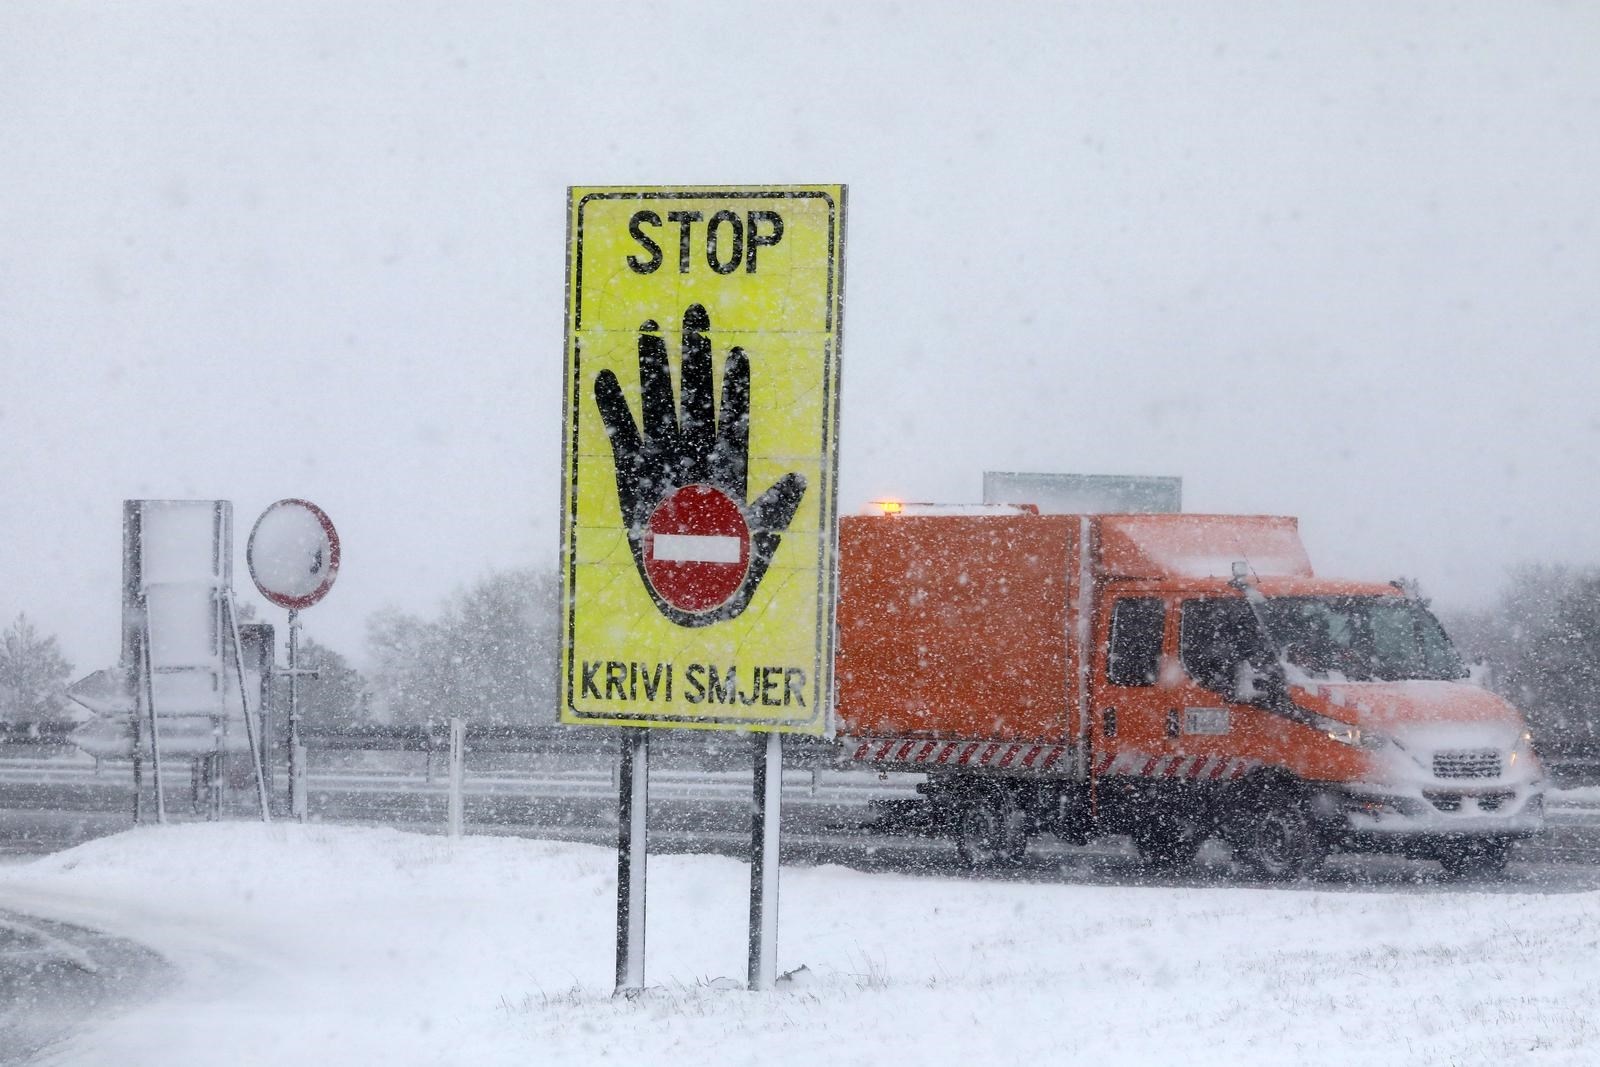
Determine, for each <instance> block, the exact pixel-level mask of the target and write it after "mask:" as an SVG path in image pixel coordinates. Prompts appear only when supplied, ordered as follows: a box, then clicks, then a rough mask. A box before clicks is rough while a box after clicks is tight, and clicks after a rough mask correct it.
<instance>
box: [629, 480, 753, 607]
mask: <svg viewBox="0 0 1600 1067" xmlns="http://www.w3.org/2000/svg"><path fill="white" fill-rule="evenodd" d="M749 567H750V526H749V524H748V523H746V522H745V518H744V512H743V511H741V510H740V508H739V505H738V504H736V503H734V502H733V500H732V499H731V498H730V497H729V496H728V494H726V493H724V492H723V491H722V490H720V489H718V488H716V487H715V486H711V485H700V484H697V485H686V486H684V487H683V488H681V489H678V490H676V491H674V492H673V493H672V494H671V495H670V496H668V497H667V498H666V499H665V500H663V501H662V502H661V504H660V506H658V507H657V508H656V510H655V512H654V513H653V514H652V515H651V516H650V522H649V524H648V525H647V526H646V528H645V534H644V572H645V574H646V575H647V576H648V577H649V579H650V585H651V586H652V587H653V588H654V589H655V591H656V593H657V594H658V595H659V596H660V597H661V599H663V600H665V601H666V602H667V603H668V604H670V605H672V606H673V607H674V608H677V609H678V610H679V611H686V612H690V613H692V614H699V613H701V612H705V611H714V610H716V609H717V608H720V607H721V606H722V605H724V604H726V603H727V602H728V600H729V598H730V597H732V596H733V594H734V593H736V592H738V591H739V586H740V584H741V583H743V581H744V576H745V571H746V570H748V569H749Z"/></svg>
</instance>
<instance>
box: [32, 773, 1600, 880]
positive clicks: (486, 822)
mask: <svg viewBox="0 0 1600 1067" xmlns="http://www.w3.org/2000/svg"><path fill="white" fill-rule="evenodd" d="M531 762H535V769H532V770H527V771H520V770H519V771H515V772H513V771H508V770H506V769H504V768H500V769H495V770H485V771H480V772H478V773H469V774H468V776H467V779H466V794H467V795H466V798H465V799H466V805H465V807H466V820H467V826H468V830H469V832H471V833H478V834H497V835H507V836H517V837H528V838H540V839H546V840H563V841H578V842H585V843H589V844H610V843H612V842H613V841H614V840H615V826H616V792H615V786H614V784H613V780H612V778H611V769H610V768H609V767H608V766H606V765H605V764H603V763H592V762H591V763H590V764H588V765H584V764H582V763H578V764H577V765H574V764H573V763H570V762H569V763H556V762H554V761H547V765H545V766H543V767H537V764H536V761H531ZM411 763H412V764H414V766H405V765H404V764H402V765H401V766H398V767H396V766H393V765H391V766H388V767H386V768H384V769H373V768H371V767H366V768H362V767H346V768H343V769H323V770H319V771H317V772H316V773H314V774H313V775H312V777H311V789H310V800H311V811H312V815H313V818H314V819H317V820H319V821H326V822H342V823H358V824H369V825H385V826H395V827H401V828H404V829H407V830H413V831H420V832H439V831H441V830H442V829H443V826H444V820H445V808H446V787H445V784H444V782H443V781H442V779H440V777H439V776H437V775H433V776H428V775H426V774H424V773H423V771H422V764H421V761H420V758H417V757H413V758H412V759H411ZM916 780H917V778H916V777H915V776H892V777H891V778H890V780H888V781H887V782H885V781H880V780H879V779H878V777H877V775H875V774H873V773H870V772H862V771H857V770H821V771H816V772H811V771H805V770H796V769H789V770H786V771H785V774H784V810H783V824H784V833H785V837H784V857H785V860H786V861H788V862H800V863H840V864H844V865H848V866H854V867H857V868H871V869H884V868H889V869H901V870H907V869H911V870H931V871H936V872H940V873H947V874H951V875H961V874H962V873H963V872H962V871H961V869H960V867H959V866H958V864H957V863H956V861H955V858H954V852H953V848H952V847H951V845H950V844H949V843H948V842H946V841H943V840H924V839H917V838H906V837H896V836H882V835H873V834H868V833H865V832H864V831H862V830H861V825H862V823H863V822H864V821H865V820H866V819H867V818H869V816H870V807H869V805H870V803H871V802H872V801H874V800H884V799H895V798H906V797H911V796H914V795H915V793H914V783H915V781H916ZM749 782H750V779H749V775H748V773H747V772H743V773H741V772H739V771H703V770H693V769H685V768H673V767H657V768H655V769H653V770H652V773H651V782H650V826H651V847H652V849H656V850H660V851H665V852H708V853H717V854H721V855H730V856H743V855H744V853H745V850H746V849H747V848H748V833H749V831H748V822H747V820H748V818H749V814H748V813H749V790H750V784H749ZM184 785H185V788H182V789H179V788H176V787H172V786H169V791H168V805H169V810H172V811H174V812H176V813H183V812H187V811H189V810H190V805H189V802H188V790H187V788H186V786H187V782H186V781H185V783H184ZM147 789H148V782H147ZM1597 793H1600V791H1595V790H1576V791H1571V792H1569V793H1564V794H1557V795H1554V796H1553V797H1552V801H1551V804H1550V827H1549V829H1548V830H1547V832H1546V833H1545V835H1544V836H1543V837H1542V838H1541V839H1539V840H1536V841H1533V842H1527V843H1524V844H1522V845H1520V846H1519V847H1518V849H1517V852H1516V853H1515V856H1516V859H1515V862H1514V864H1513V870H1512V877H1513V880H1516V881H1522V882H1528V883H1533V882H1536V883H1537V884H1539V885H1543V886H1546V887H1548V888H1549V889H1552V890H1554V891H1566V890H1574V889H1586V888H1593V887H1596V886H1600V795H1596V794H1597ZM130 798H131V792H130V786H129V782H128V779H127V775H126V768H119V769H117V770H112V769H111V768H109V767H108V768H107V769H106V770H105V771H104V772H103V773H100V774H96V773H95V772H94V768H93V766H92V764H89V763H87V762H86V761H78V760H38V761H29V760H3V761H0V859H3V858H4V857H5V856H6V855H8V854H9V855H13V856H21V855H37V854H40V853H44V852H51V851H55V850H58V849H61V848H65V847H68V846H70V845H73V844H77V843H80V842H82V841H86V840H89V839H91V838H94V837H100V836H104V835H106V834H110V833H115V832H117V831H119V830H123V829H126V828H127V827H128V826H129V817H128V809H129V805H130V803H131V799H130ZM246 799H247V797H246V796H241V797H240V798H239V803H240V804H241V805H242V804H243V803H245V801H246ZM244 812H245V809H244V808H243V807H240V808H239V809H238V813H239V814H244ZM1029 869H1030V870H1035V873H1037V872H1041V871H1042V872H1055V871H1066V872H1073V871H1076V872H1078V874H1080V875H1084V876H1088V877H1092V878H1094V879H1096V880H1098V879H1102V878H1104V879H1109V880H1112V881H1115V880H1118V879H1123V880H1127V879H1143V878H1144V877H1145V874H1144V872H1143V871H1141V870H1140V869H1139V868H1138V866H1137V864H1136V862H1135V861H1134V860H1133V856H1132V853H1131V852H1130V851H1129V850H1128V848H1127V846H1126V845H1125V844H1123V843H1121V842H1118V841H1112V842H1109V843H1103V844H1096V845H1093V846H1090V847H1087V848H1081V847H1069V846H1061V845H1056V844H1054V843H1053V842H1051V841H1049V840H1044V841H1040V842H1038V843H1036V844H1035V845H1034V846H1033V847H1032V848H1031V849H1030V867H1029ZM1224 871H1225V867H1224V865H1222V864H1220V863H1219V864H1217V865H1214V867H1213V869H1212V870H1211V872H1210V873H1209V875H1207V874H1205V873H1204V872H1202V877H1209V878H1211V879H1213V880H1214V879H1217V878H1220V877H1221V876H1222V874H1223V873H1224ZM1327 877H1328V878H1331V879H1333V880H1334V881H1335V882H1350V883H1356V884H1359V883H1360V882H1361V881H1362V880H1364V879H1365V880H1371V881H1374V882H1376V883H1378V884H1396V883H1405V882H1417V881H1418V880H1419V879H1420V880H1422V882H1423V883H1424V884H1431V883H1433V882H1435V881H1436V880H1437V866H1436V865H1435V864H1432V863H1427V862H1423V861H1409V860H1399V859H1389V858H1383V857H1365V856H1363V857H1340V858H1337V859H1336V860H1335V862H1334V863H1333V864H1332V865H1331V866H1330V870H1329V874H1328V875H1327Z"/></svg>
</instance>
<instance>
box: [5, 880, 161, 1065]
mask: <svg viewBox="0 0 1600 1067" xmlns="http://www.w3.org/2000/svg"><path fill="white" fill-rule="evenodd" d="M170 978H171V968H170V967H169V966H168V965H167V964H166V963H164V962H163V961H162V959H161V958H160V957H159V956H158V955H156V954H155V953H154V952H152V951H150V950H149V949H147V948H144V947H142V946H139V945H136V944H134V943H133V942H131V941H124V940H121V939H118V938H114V937H110V936H108V935H106V934H103V933H99V932H97V931H94V930H88V929H84V928H82V927H77V926H68V925H65V924H63V923H55V922H47V921H45V920H43V919H37V918H33V917H31V916H24V915H18V914H15V913H12V912H7V911H0V1067H12V1065H15V1064H22V1063H27V1062H29V1061H30V1060H31V1059H33V1058H34V1057H35V1056H37V1055H38V1054H39V1053H40V1052H41V1051H42V1050H43V1049H45V1048H48V1047H49V1046H50V1045H51V1044H52V1043H54V1042H56V1041H58V1040H60V1039H61V1038H62V1037H64V1036H66V1035H67V1034H69V1033H70V1032H72V1030H73V1029H74V1028H75V1027H77V1026H79V1025H81V1023H82V1021H83V1020H84V1019H85V1018H86V1017H89V1016H92V1015H93V1014H94V1013H95V1012H97V1011H100V1010H102V1009H105V1008H107V1007H108V1006H111V1005H119V1006H120V1005H126V1004H128V1003H132V1002H136V1001H137V1000H139V999H141V998H142V997H143V996H147V995H149V994H152V993H154V992H155V991H157V990H159V989H160V988H161V987H162V986H163V984H165V983H166V980H169V979H170Z"/></svg>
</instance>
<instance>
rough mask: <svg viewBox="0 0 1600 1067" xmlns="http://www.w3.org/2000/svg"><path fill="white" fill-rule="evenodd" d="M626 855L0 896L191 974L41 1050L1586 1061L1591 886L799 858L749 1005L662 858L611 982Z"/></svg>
mask: <svg viewBox="0 0 1600 1067" xmlns="http://www.w3.org/2000/svg"><path fill="white" fill-rule="evenodd" d="M615 871H616V857H615V853H614V852H613V851H612V850H610V849H605V848H599V847H593V846H585V845H572V844H560V843H553V842H531V841H521V840H512V839H502V838H467V839H464V840H458V841H455V842H451V841H449V840H447V839H443V838H437V837H421V836H415V835H408V834H402V833H398V832H395V831H389V830H358V829H350V828H332V827H322V826H309V827H303V826H271V827H260V826H248V825H240V824H233V825H227V824H212V825H193V824H191V825H187V826H174V827H167V828H151V829H148V830H142V831H135V832H131V833H127V834H123V835H120V836H117V837H113V838H107V839H103V840H101V841H97V842H93V843H91V844H88V845H84V846H82V847H79V848H76V849H73V850H70V851H67V852H63V853H59V854H57V855H54V856H49V857H46V858H43V859H40V860H36V861H34V862H32V863H29V864H25V865H19V866H14V867H8V868H3V869H0V909H12V910H16V911H21V912H25V913H32V914H36V915H39V916H44V917H53V918H56V919H60V920H64V921H69V922H79V923H84V924H88V925H93V926H97V927H100V928H103V929H105V930H107V931H109V932H111V933H114V934H119V935H122V936H125V937H131V938H134V939H136V940H139V941H142V942H144V943H146V944H148V945H150V946H151V947H153V948H155V949H157V950H159V951H160V952H161V953H163V954H164V955H165V956H166V957H167V958H168V959H169V960H171V961H172V962H173V963H175V964H176V965H177V966H178V968H179V969H180V971H181V972H182V974H183V981H182V982H181V984H179V985H177V986H176V987H174V988H171V989H168V990H164V991H163V995H162V996H161V997H160V999H158V1000H156V1001H154V1002H152V1003H147V1004H143V1005H140V1006H137V1007H133V1008H130V1009H128V1010H127V1011H126V1013H124V1014H122V1015H120V1016H97V1017H96V1018H95V1019H93V1020H89V1021H88V1024H87V1025H88V1028H87V1029H86V1030H85V1031H84V1032H83V1033H81V1034H80V1035H78V1036H76V1037H75V1038H73V1039H71V1040H70V1041H69V1042H68V1043H67V1044H66V1045H65V1046H64V1047H63V1048H61V1049H60V1050H59V1051H58V1053H57V1055H56V1057H55V1058H54V1059H52V1061H51V1062H52V1063H56V1064H62V1065H80V1064H82V1065H89V1064H106V1063H118V1064H156V1063H159V1064H162V1065H164V1067H182V1065H188V1064H195V1065H206V1067H210V1065H211V1064H215V1063H217V1062H219V1061H220V1059H222V1058H225V1059H226V1061H227V1062H229V1063H231V1064H237V1065H240V1067H256V1065H260V1067H268V1065H271V1067H277V1065H279V1064H283V1063H318V1064H321V1063H330V1064H369V1063H371V1064H379V1063H381V1064H385V1065H412V1064H416V1065H422V1064H463V1063H470V1064H474V1065H498V1064H506V1065H511V1064H517V1065H519V1067H522V1065H526V1064H530V1063H538V1064H594V1063H631V1064H649V1065H651V1067H655V1065H661V1064H692V1065H695V1067H710V1065H717V1064H751V1063H760V1064H764V1065H766V1064H773V1065H787V1064H794V1065H797V1067H798V1065H805V1067H815V1065H816V1064H817V1063H823V1062H825V1063H828V1064H830V1065H841V1067H842V1065H855V1064H861V1065H871V1067H884V1065H886V1064H889V1065H893V1064H911V1063H918V1064H931V1065H943V1064H951V1065H963V1067H964V1065H970V1064H980V1063H981V1064H1009V1063H1033V1064H1058V1063H1090V1064H1112V1065H1119V1067H1120V1065H1139V1064H1147V1063H1170V1062H1172V1061H1173V1059H1174V1057H1175V1056H1177V1057H1179V1058H1181V1060H1182V1061H1183V1062H1184V1063H1185V1064H1186V1065H1188V1067H1211V1065H1217V1067H1221V1065H1229V1067H1233V1065H1238V1064H1260V1065H1268V1064H1270V1065H1274V1067H1277V1065H1280V1064H1285V1063H1293V1064H1296V1065H1324V1064H1326V1065H1334V1064H1337V1065H1341V1067H1343V1065H1347V1064H1362V1065H1364V1067H1366V1065H1396V1067H1398V1065H1406V1067H1416V1065H1431V1064H1438V1065H1444V1064H1512V1063H1517V1064H1520V1063H1537V1064H1540V1065H1578V1064H1592V1063H1593V1062H1594V1050H1595V1049H1596V1048H1600V1022H1597V1021H1596V1019H1595V1017H1594V1012H1593V1005H1594V1004H1595V1003H1596V1002H1597V1001H1600V955H1597V953H1596V952H1595V947H1594V946H1595V944H1596V941H1597V939H1600V907H1597V904H1600V901H1597V899H1596V894H1594V893H1573V894H1565V895H1548V896H1546V895H1535V894H1519V893H1515V892H1502V893H1476V892H1444V891H1439V890H1436V889H1430V890H1425V891H1421V892H1418V891H1412V892H1401V893H1395V892H1383V891H1372V892H1359V891H1358V892H1349V891H1346V892H1321V891H1316V890H1306V889H1285V890H1259V889H1248V888H1240V887H1217V888H1209V887H1208V888H1182V887H1146V888H1134V887H1125V886H1100V885H1081V884H1072V883H1070V882H1066V881H1058V880H1054V879H1053V877H1052V875H1051V873H1050V872H1048V871H1041V872H1039V873H1038V874H1037V875H1036V877H1038V878H1039V879H1040V880H1039V881H1027V880H1018V881H989V880H978V879H962V878H944V877H929V876H913V875H898V874H883V873H863V872H858V871H853V870H846V869H842V868H838V867H818V868H804V867H799V868H797V867H791V868H789V869H788V870H787V871H786V872H785V876H784V879H785V880H784V899H783V913H782V917H781V922H782V930H781V938H780V941H779V947H780V952H781V955H780V959H779V969H780V970H781V971H791V970H794V969H796V968H798V967H800V966H801V965H804V966H805V968H806V969H805V971H804V972H803V973H802V974H801V975H799V976H798V977H797V978H796V979H793V980H791V981H789V982H785V983H782V984H781V985H780V989H779V991H777V992H774V993H771V994H761V995H753V994H751V993H748V992H746V991H745V990H744V989H743V988H742V986H743V981H742V975H743V971H744V965H745V952H746V945H745V936H746V931H745V929H744V924H743V923H742V922H741V921H740V920H739V916H740V914H741V912H742V909H743V906H744V905H745V904H746V903H747V898H746V894H747V893H748V888H749V870H748V867H747V866H746V865H745V864H744V863H741V862H737V861H734V860H730V859H723V858H719V857H707V856H659V857H656V858H655V859H654V860H653V861H652V869H651V890H652V893H651V909H650V917H649V918H650V929H649V944H650V962H649V970H648V973H647V982H648V984H649V989H648V990H647V991H646V992H645V994H644V995H643V996H641V997H640V998H638V999H637V1000H631V1001H630V1000H625V999H614V998H613V997H612V996H611V990H612V979H613V977H614V976H613V974H612V973H611V972H612V965H613V960H612V946H613V936H614V929H613V923H614V919H615V914H614V912H613V911H612V909H611V907H610V906H609V905H610V902H611V900H612V899H613V894H614V892H615V885H614V877H615ZM707 916H710V917H712V918H711V920H710V921H708V920H707ZM718 916H722V917H724V919H718V918H717V917H718ZM736 976H739V977H740V980H738V981H734V982H729V981H727V979H728V978H730V977H736ZM730 986H732V987H735V988H730ZM224 1053H225V1056H224Z"/></svg>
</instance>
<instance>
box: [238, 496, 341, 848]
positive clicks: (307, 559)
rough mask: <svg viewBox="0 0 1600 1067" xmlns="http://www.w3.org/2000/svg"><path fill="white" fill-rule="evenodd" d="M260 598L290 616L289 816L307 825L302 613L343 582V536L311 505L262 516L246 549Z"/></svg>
mask: <svg viewBox="0 0 1600 1067" xmlns="http://www.w3.org/2000/svg"><path fill="white" fill-rule="evenodd" d="M245 561H246V562H247V563H248V564H249V566H250V577H251V578H252V579H254V581H255V583H256V588H257V589H259V590H260V591H261V595H262V596H264V597H266V598H267V599H268V600H270V601H272V603H274V604H276V605H277V606H278V607H280V608H287V609H288V612H289V667H288V669H287V670H285V671H280V672H279V673H280V674H281V675H283V676H285V677H287V678H288V679H289V814H290V816H291V817H293V818H295V819H298V820H299V821H300V822H305V821H306V812H307V804H306V754H305V749H304V747H302V745H301V744H300V677H301V675H309V676H310V677H313V678H314V677H316V674H317V672H316V671H315V670H314V669H311V670H303V669H301V667H300V611H301V609H302V608H309V607H310V606H311V605H313V604H315V603H317V602H318V601H319V600H321V599H322V598H323V597H325V596H327V595H328V590H329V589H332V588H333V581H334V579H335V578H337V577H338V576H339V533H338V531H337V530H335V529H334V528H333V520H332V519H330V518H328V513H327V512H325V511H323V510H322V509H321V508H319V507H317V506H316V505H315V504H313V503H311V501H309V500H297V499H293V498H290V499H287V500H280V501H278V502H277V503H275V504H273V505H271V506H270V507H268V508H267V510H266V511H263V512H262V513H261V517H260V518H259V519H257V520H256V524H255V527H254V529H252V530H251V531H250V543H249V545H248V546H247V547H246V549H245Z"/></svg>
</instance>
